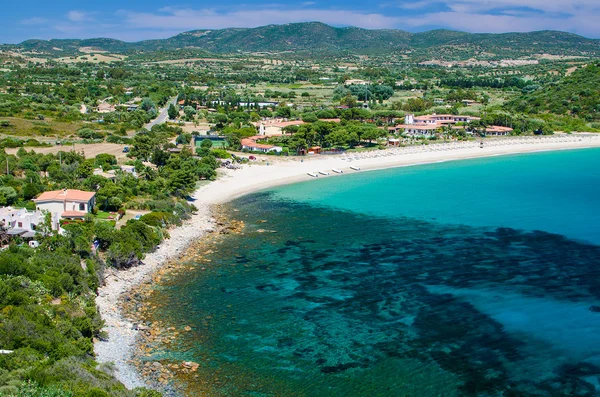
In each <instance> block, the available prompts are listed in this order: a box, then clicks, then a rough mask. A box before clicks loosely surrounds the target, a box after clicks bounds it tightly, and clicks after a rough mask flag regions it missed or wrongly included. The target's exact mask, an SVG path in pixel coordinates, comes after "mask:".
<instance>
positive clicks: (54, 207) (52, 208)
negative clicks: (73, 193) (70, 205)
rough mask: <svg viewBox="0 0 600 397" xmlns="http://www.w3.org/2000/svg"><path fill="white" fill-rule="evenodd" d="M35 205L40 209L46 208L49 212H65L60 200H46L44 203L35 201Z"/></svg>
mask: <svg viewBox="0 0 600 397" xmlns="http://www.w3.org/2000/svg"><path fill="white" fill-rule="evenodd" d="M36 207H37V208H39V209H40V210H42V211H43V210H46V211H48V212H51V213H55V212H58V213H59V214H62V213H63V212H65V207H64V204H63V202H62V201H60V202H59V201H46V202H45V203H36Z"/></svg>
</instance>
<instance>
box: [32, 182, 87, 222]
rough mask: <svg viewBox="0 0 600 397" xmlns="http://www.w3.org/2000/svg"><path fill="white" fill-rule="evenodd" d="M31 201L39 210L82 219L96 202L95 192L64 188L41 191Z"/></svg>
mask: <svg viewBox="0 0 600 397" xmlns="http://www.w3.org/2000/svg"><path fill="white" fill-rule="evenodd" d="M33 202H34V203H35V204H36V207H37V209H38V210H40V211H44V210H45V211H48V212H50V213H51V214H58V215H59V216H60V217H61V218H67V219H82V218H83V217H85V214H87V213H89V212H92V209H93V208H94V205H95V204H96V193H94V192H85V191H83V190H76V189H65V190H53V191H50V192H44V193H42V194H41V195H40V196H39V197H38V198H36V199H34V200H33Z"/></svg>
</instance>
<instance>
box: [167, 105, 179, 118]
mask: <svg viewBox="0 0 600 397" xmlns="http://www.w3.org/2000/svg"><path fill="white" fill-rule="evenodd" d="M167 112H168V114H169V118H170V119H171V120H175V119H176V118H177V117H178V116H179V110H177V108H176V107H175V105H173V104H170V105H169V110H168V111H167Z"/></svg>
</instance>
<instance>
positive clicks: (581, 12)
mask: <svg viewBox="0 0 600 397" xmlns="http://www.w3.org/2000/svg"><path fill="white" fill-rule="evenodd" d="M175 1H176V0H175ZM18 4H19V3H18V2H14V1H13V2H9V3H7V4H5V6H4V7H3V12H2V13H0V42H2V43H19V42H21V41H23V40H27V39H32V38H36V39H51V38H91V37H110V38H115V39H120V40H124V41H139V40H146V39H159V38H166V37H171V36H174V35H176V34H178V33H181V32H184V31H188V30H194V29H221V28H228V27H256V26H263V25H269V24H284V23H292V22H307V21H319V22H324V23H327V24H329V25H333V26H358V27H362V28H368V29H402V30H407V31H411V32H418V31H424V30H430V29H438V28H445V29H453V30H461V31H467V32H478V33H501V32H528V31H533V30H547V29H550V30H562V31H567V32H572V33H577V34H580V35H582V36H586V37H591V38H600V23H598V22H597V21H598V20H600V0H413V1H409V0H370V1H365V0H360V1H359V0H330V1H317V0H315V1H304V2H303V1H302V0H300V1H293V0H253V1H252V2H250V1H248V0H243V1H232V0H220V1H210V2H209V1H191V2H183V3H176V2H166V1H159V0H145V1H137V0H129V1H122V0H121V1H117V0H103V1H94V2H88V1H81V0H79V1H72V0H58V1H48V0H45V1H39V0H29V1H28V2H27V6H26V7H20V6H19V5H18Z"/></svg>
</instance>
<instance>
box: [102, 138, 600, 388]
mask: <svg viewBox="0 0 600 397" xmlns="http://www.w3.org/2000/svg"><path fill="white" fill-rule="evenodd" d="M594 147H596V148H598V147H600V134H593V135H590V134H585V135H583V134H581V135H580V134H573V135H565V136H563V135H558V136H548V137H527V138H523V137H520V138H507V139H491V140H486V141H485V144H484V147H483V148H480V146H479V142H478V141H475V142H474V141H471V142H461V143H453V144H432V145H427V146H419V147H406V148H394V149H387V150H384V151H372V152H362V153H352V154H345V155H341V156H340V155H336V156H319V157H307V158H303V159H293V160H287V161H286V160H281V159H279V161H277V159H278V158H276V157H274V158H273V159H274V161H273V163H271V161H270V159H269V160H268V162H267V163H266V164H261V163H251V164H249V165H246V166H244V167H243V168H242V169H240V170H226V171H225V173H224V174H223V175H222V176H220V177H219V179H218V180H216V181H213V182H211V183H209V184H208V185H206V186H203V187H201V188H199V189H198V190H196V191H195V192H194V194H193V195H192V197H193V199H194V205H195V206H196V207H197V208H198V211H197V213H196V214H194V215H193V216H192V218H191V219H189V220H187V221H185V222H184V224H183V225H182V226H180V227H177V228H174V229H171V230H169V234H170V238H169V239H168V240H165V241H163V242H162V243H161V244H160V246H159V247H158V249H157V250H156V251H154V252H152V253H149V254H147V255H146V257H145V259H144V260H143V263H144V265H142V266H138V267H135V268H131V269H128V270H122V271H117V270H114V269H107V271H106V274H105V279H104V281H105V284H104V285H103V286H102V287H100V288H99V290H98V296H97V297H96V305H97V306H98V310H99V312H100V314H101V316H102V319H103V320H104V321H105V324H106V325H105V327H104V330H105V331H106V332H107V333H108V341H95V343H94V351H95V353H96V357H97V361H98V362H99V363H104V362H114V363H115V368H116V372H115V376H116V378H117V379H118V380H119V381H121V382H122V383H123V384H124V385H125V386H126V387H127V388H129V389H131V388H134V387H143V386H148V384H147V383H146V382H145V380H144V379H143V377H142V376H141V374H139V373H138V371H137V369H136V368H135V366H134V365H133V364H132V363H131V362H130V360H131V359H132V357H133V354H134V352H135V351H136V347H137V342H136V341H137V340H138V332H139V331H137V330H136V329H135V328H136V326H135V324H134V323H133V321H132V320H130V319H129V318H127V317H126V316H125V315H124V314H123V313H122V307H121V306H122V304H121V302H120V300H121V297H122V295H123V294H125V293H127V292H130V291H131V290H132V289H134V288H135V287H137V286H139V285H141V284H144V283H149V281H150V278H151V276H152V275H153V274H154V273H155V272H156V271H157V270H159V269H160V268H161V267H162V266H163V265H166V264H168V263H169V262H170V261H173V260H176V259H178V258H179V257H181V256H183V254H184V253H185V251H186V250H187V248H188V247H189V246H190V245H191V244H192V243H193V242H194V241H196V240H198V239H200V238H202V237H203V236H205V235H207V234H209V233H212V232H214V231H216V226H217V225H216V221H215V219H214V218H213V212H212V208H213V206H215V205H217V204H221V203H224V202H227V201H231V200H232V199H235V198H237V197H240V196H243V195H246V194H249V193H252V192H256V191H260V190H264V189H268V188H271V187H275V186H280V185H285V184H290V183H295V182H302V181H307V180H312V179H317V178H312V177H309V176H308V175H307V173H308V172H318V171H319V170H324V171H329V172H331V169H332V168H339V169H342V170H343V171H344V172H345V174H348V173H353V172H356V171H352V170H350V169H349V167H350V166H358V167H361V171H358V172H365V171H375V170H382V169H389V168H397V167H407V166H416V165H424V164H431V163H439V162H447V161H456V160H467V159H475V158H484V157H496V156H503V155H513V154H525V153H535V152H544V151H556V150H569V149H583V148H594ZM341 175H344V174H341ZM334 176H336V177H337V176H340V174H336V173H331V175H329V176H321V177H320V178H330V177H334Z"/></svg>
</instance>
